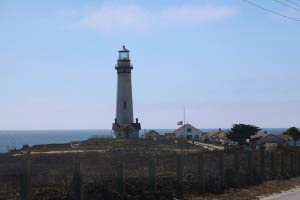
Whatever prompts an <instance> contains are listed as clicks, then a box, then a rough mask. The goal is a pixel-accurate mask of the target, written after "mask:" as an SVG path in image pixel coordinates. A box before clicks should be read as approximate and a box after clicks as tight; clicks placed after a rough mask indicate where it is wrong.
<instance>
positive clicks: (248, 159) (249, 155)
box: [247, 150, 253, 184]
mask: <svg viewBox="0 0 300 200" xmlns="http://www.w3.org/2000/svg"><path fill="white" fill-rule="evenodd" d="M247 164H248V184H252V182H253V181H252V180H253V177H252V174H253V167H252V150H249V151H248V152H247Z"/></svg>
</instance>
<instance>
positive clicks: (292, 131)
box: [283, 127, 300, 142]
mask: <svg viewBox="0 0 300 200" xmlns="http://www.w3.org/2000/svg"><path fill="white" fill-rule="evenodd" d="M283 135H289V136H291V137H292V138H293V140H294V141H295V142H296V141H297V140H299V138H300V131H299V129H298V128H296V127H291V128H289V129H287V130H286V131H285V132H283Z"/></svg>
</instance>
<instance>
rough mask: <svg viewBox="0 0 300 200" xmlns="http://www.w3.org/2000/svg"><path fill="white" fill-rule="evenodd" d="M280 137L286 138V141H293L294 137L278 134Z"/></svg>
mask: <svg viewBox="0 0 300 200" xmlns="http://www.w3.org/2000/svg"><path fill="white" fill-rule="evenodd" d="M277 136H278V137H280V138H281V139H283V140H285V141H286V142H288V141H292V140H293V138H292V137H291V136H290V135H283V134H282V135H277Z"/></svg>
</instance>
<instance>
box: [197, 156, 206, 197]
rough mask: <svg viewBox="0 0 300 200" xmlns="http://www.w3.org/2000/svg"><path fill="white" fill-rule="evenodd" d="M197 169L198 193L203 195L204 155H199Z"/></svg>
mask: <svg viewBox="0 0 300 200" xmlns="http://www.w3.org/2000/svg"><path fill="white" fill-rule="evenodd" d="M198 169H199V172H198V173H199V174H198V176H199V180H198V181H199V193H200V194H203V193H204V192H205V176H204V155H203V153H200V155H199V157H198Z"/></svg>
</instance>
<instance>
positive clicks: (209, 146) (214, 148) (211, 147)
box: [189, 141, 224, 151]
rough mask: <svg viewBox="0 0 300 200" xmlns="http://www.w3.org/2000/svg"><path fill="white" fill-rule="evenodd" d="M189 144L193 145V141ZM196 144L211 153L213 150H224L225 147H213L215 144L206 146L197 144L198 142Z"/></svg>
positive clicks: (200, 143)
mask: <svg viewBox="0 0 300 200" xmlns="http://www.w3.org/2000/svg"><path fill="white" fill-rule="evenodd" d="M189 143H191V144H192V142H191V141H189ZM194 144H195V145H197V146H201V147H203V148H205V149H208V150H210V151H212V150H224V147H222V146H216V145H213V144H206V143H202V142H197V141H195V142H194Z"/></svg>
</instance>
